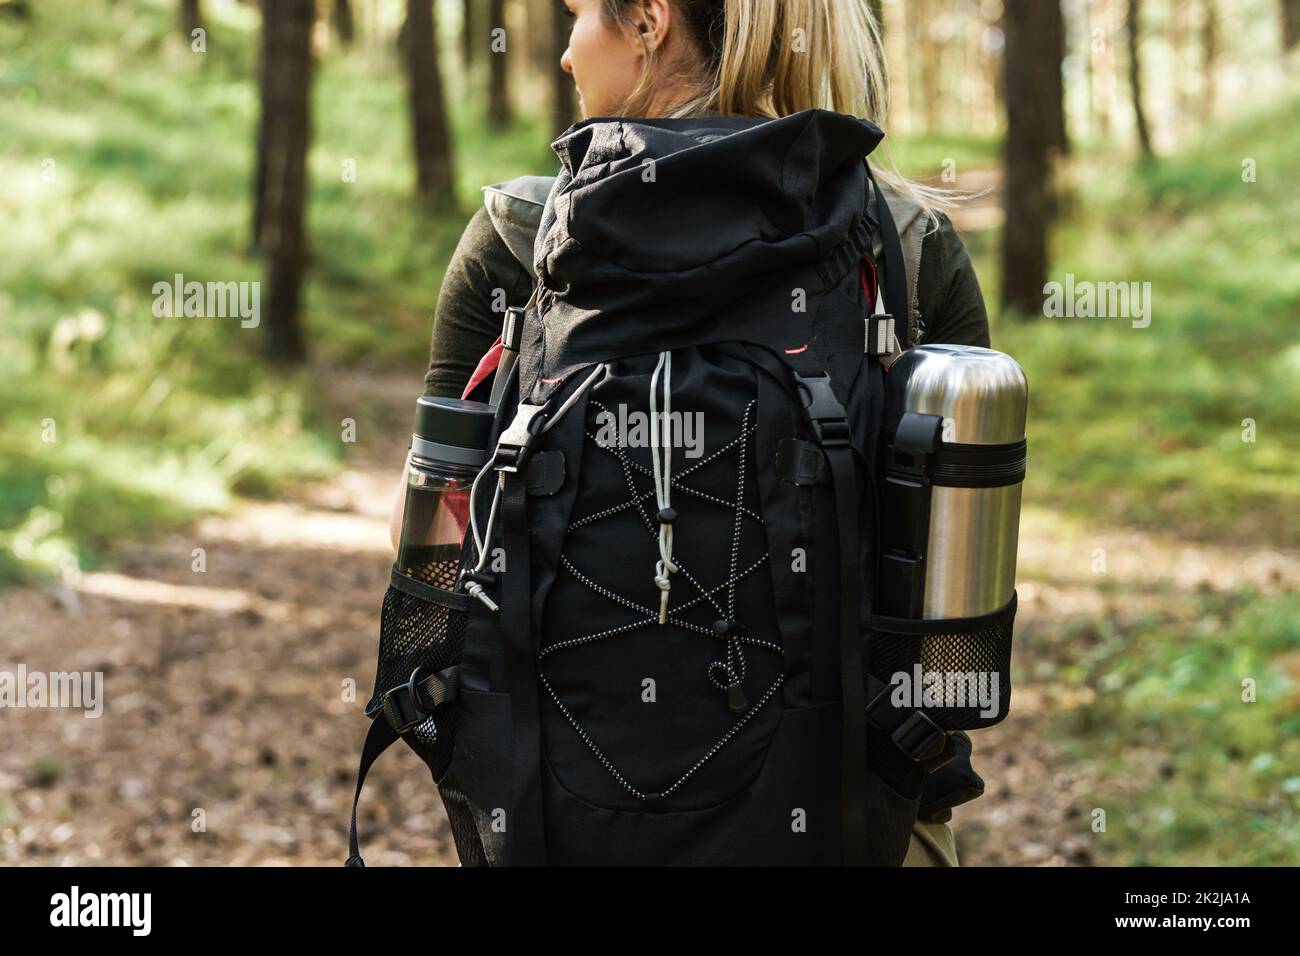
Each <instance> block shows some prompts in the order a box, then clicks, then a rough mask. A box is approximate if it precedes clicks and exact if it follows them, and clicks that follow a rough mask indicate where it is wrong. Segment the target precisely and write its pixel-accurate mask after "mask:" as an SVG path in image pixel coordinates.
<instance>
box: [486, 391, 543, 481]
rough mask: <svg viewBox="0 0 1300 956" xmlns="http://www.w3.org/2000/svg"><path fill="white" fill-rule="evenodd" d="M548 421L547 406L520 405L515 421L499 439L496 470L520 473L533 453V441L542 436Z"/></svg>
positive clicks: (494, 464) (495, 463) (494, 459)
mask: <svg viewBox="0 0 1300 956" xmlns="http://www.w3.org/2000/svg"><path fill="white" fill-rule="evenodd" d="M546 419H547V412H546V406H545V405H525V404H523V403H520V405H519V409H518V411H516V412H515V417H514V420H513V421H512V422H511V423H510V425H509V427H507V428H506V430H505V431H504V432H502V433H501V437H500V438H499V439H497V450H496V454H495V455H494V456H493V467H494V468H495V470H497V471H519V470H520V469H521V468H523V467H524V466H525V465H526V464H527V463H528V456H529V455H530V454H531V453H532V446H533V441H534V440H535V439H536V438H537V436H538V435H540V434H541V432H542V426H543V425H544V424H546Z"/></svg>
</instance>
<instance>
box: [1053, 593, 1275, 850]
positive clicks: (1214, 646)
mask: <svg viewBox="0 0 1300 956" xmlns="http://www.w3.org/2000/svg"><path fill="white" fill-rule="evenodd" d="M1198 603H1199V607H1198V613H1197V614H1196V617H1195V620H1194V621H1186V620H1178V619H1175V618H1173V617H1170V616H1165V615H1156V616H1155V617H1154V619H1147V620H1131V621H1121V622H1118V623H1117V622H1110V624H1111V627H1108V628H1105V630H1110V633H1108V634H1104V635H1103V634H1097V633H1095V631H1094V628H1095V622H1094V621H1093V620H1092V619H1091V618H1088V619H1081V620H1079V621H1077V622H1075V623H1077V624H1078V625H1079V626H1078V627H1071V626H1069V625H1068V624H1067V626H1066V627H1063V628H1061V629H1060V630H1059V631H1058V633H1057V634H1055V635H1051V636H1046V635H1044V637H1045V639H1046V641H1047V643H1048V645H1049V647H1048V648H1046V649H1044V650H1043V653H1044V654H1050V655H1053V656H1054V655H1056V654H1060V655H1061V656H1064V657H1067V658H1068V659H1069V660H1070V661H1071V664H1070V665H1069V666H1068V667H1066V668H1063V669H1062V671H1061V672H1060V675H1059V676H1060V677H1061V678H1062V679H1064V680H1065V681H1066V682H1067V683H1068V684H1070V685H1073V686H1074V687H1076V688H1086V689H1089V690H1090V691H1091V692H1092V694H1084V695H1078V694H1076V695H1073V696H1072V697H1070V698H1068V699H1072V700H1076V701H1082V702H1081V703H1079V704H1077V705H1075V706H1073V707H1068V706H1067V707H1064V708H1060V709H1058V713H1057V715H1056V717H1055V718H1054V720H1053V727H1052V730H1053V731H1054V734H1053V736H1054V737H1055V738H1056V739H1058V740H1061V741H1063V743H1064V746H1065V747H1066V749H1067V750H1068V752H1069V754H1070V757H1071V759H1072V761H1074V762H1075V763H1076V765H1078V764H1084V765H1088V766H1090V767H1091V768H1092V769H1091V771H1090V776H1092V777H1093V778H1095V779H1098V780H1103V781H1106V783H1105V785H1104V786H1099V787H1098V792H1096V793H1094V794H1090V795H1089V796H1088V799H1090V800H1091V801H1092V805H1093V806H1097V807H1101V808H1102V809H1104V810H1106V816H1107V828H1106V832H1105V833H1104V834H1098V839H1099V840H1100V841H1102V845H1103V846H1104V847H1105V851H1104V852H1105V854H1106V861H1107V862H1109V863H1112V864H1123V865H1130V864H1138V865H1153V866H1167V865H1173V864H1178V865H1184V866H1186V865H1191V866H1200V865H1225V866H1226V865H1237V866H1256V865H1273V866H1277V865H1288V864H1291V863H1294V862H1295V860H1296V859H1297V858H1298V857H1300V598H1297V597H1296V596H1294V595H1289V596H1283V597H1271V598H1270V597H1263V596H1261V595H1259V594H1256V593H1253V592H1248V591H1242V592H1236V593H1231V594H1226V595H1208V596H1205V597H1204V598H1202V599H1200V601H1199V602H1198ZM1251 697H1253V700H1251V699H1250V698H1251Z"/></svg>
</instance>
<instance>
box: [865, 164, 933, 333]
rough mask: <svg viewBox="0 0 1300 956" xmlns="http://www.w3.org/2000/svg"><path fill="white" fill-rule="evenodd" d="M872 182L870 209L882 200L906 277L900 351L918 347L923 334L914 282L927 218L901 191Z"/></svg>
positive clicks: (922, 210)
mask: <svg viewBox="0 0 1300 956" xmlns="http://www.w3.org/2000/svg"><path fill="white" fill-rule="evenodd" d="M874 182H875V190H874V192H873V195H872V203H873V207H874V204H875V203H876V202H877V201H878V197H879V198H883V199H884V200H885V203H886V205H887V206H888V207H889V212H890V213H891V214H892V215H893V219H894V225H895V226H896V227H897V229H898V237H899V241H900V243H901V245H902V250H903V271H904V272H905V273H906V275H907V303H908V310H907V341H906V342H904V343H903V347H904V348H911V347H912V346H913V345H917V344H918V343H919V341H920V339H921V336H922V333H923V332H924V327H923V326H922V324H921V315H920V311H919V307H918V301H917V291H916V290H917V285H916V279H917V276H918V275H919V274H920V271H921V244H922V242H923V241H924V239H925V235H926V233H927V232H928V231H929V223H930V217H929V216H927V215H926V213H925V210H924V209H923V208H922V207H921V205H920V203H918V202H917V201H916V200H915V199H912V198H911V197H910V196H908V195H907V194H905V193H903V192H902V191H901V190H899V189H897V188H895V187H894V186H891V185H890V184H888V183H882V182H880V181H879V180H878V179H877V180H874ZM874 211H875V213H876V218H877V219H879V218H880V216H879V208H878V207H875V208H874Z"/></svg>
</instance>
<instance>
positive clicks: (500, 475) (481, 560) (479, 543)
mask: <svg viewBox="0 0 1300 956" xmlns="http://www.w3.org/2000/svg"><path fill="white" fill-rule="evenodd" d="M607 371H608V368H607V366H604V365H602V366H600V367H599V368H596V369H593V370H592V373H591V374H590V375H588V376H587V377H586V379H585V380H584V381H583V383H582V384H581V385H579V386H578V387H577V388H576V389H574V390H573V394H572V395H570V396H569V397H568V398H567V399H565V400H564V403H563V404H562V405H561V406H560V407H559V408H558V409H556V411H555V414H554V415H552V416H551V417H550V418H549V419H547V420H546V421H545V422H543V423H542V433H545V432H547V431H550V429H551V428H552V427H553V426H554V425H555V424H556V423H557V422H558V421H559V420H560V419H561V418H563V417H564V416H565V415H566V414H567V413H568V411H569V409H571V408H572V407H573V406H574V404H575V403H576V402H577V401H578V398H579V397H580V396H581V395H582V393H583V392H585V391H586V390H587V389H588V388H589V387H590V386H591V385H592V384H594V383H595V381H596V379H597V378H600V377H603V376H604V375H605V373H606V372H607ZM495 464H496V456H495V455H494V456H493V457H492V458H489V459H488V461H487V463H486V464H484V465H483V467H482V468H481V469H479V473H478V474H477V475H475V476H474V483H473V484H472V485H470V488H469V527H470V531H471V533H472V534H473V535H474V547H475V549H476V550H477V551H478V563H477V564H475V565H474V568H473V569H472V570H471V571H470V573H471V574H477V573H479V572H480V571H482V570H483V568H484V567H486V565H487V561H488V554H487V545H486V544H485V542H486V541H490V540H492V529H493V528H494V527H495V526H496V522H497V509H498V507H499V506H500V504H501V492H502V490H503V489H504V488H505V486H506V475H505V472H497V486H496V490H495V491H493V493H492V507H491V508H489V509H488V521H487V528H486V529H485V531H484V532H483V535H482V536H481V537H480V535H479V532H478V510H477V509H476V508H475V507H474V502H475V501H477V500H478V485H479V482H480V481H481V480H482V479H483V476H484V475H486V474H487V473H488V472H489V471H491V470H492V468H493V466H494V465H495ZM673 570H676V568H674V569H673ZM464 577H465V575H464V574H463V573H462V575H461V578H462V580H463V579H464ZM465 593H466V594H468V595H469V596H470V597H473V598H477V599H478V600H480V601H482V602H483V604H484V605H486V606H487V608H488V610H490V611H495V610H497V609H498V608H497V605H496V603H495V602H494V601H493V600H492V599H491V598H490V597H488V595H487V592H485V591H484V590H483V585H481V584H479V582H477V581H469V582H468V583H466V584H465Z"/></svg>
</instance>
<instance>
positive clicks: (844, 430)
mask: <svg viewBox="0 0 1300 956" xmlns="http://www.w3.org/2000/svg"><path fill="white" fill-rule="evenodd" d="M794 378H795V382H796V384H797V385H798V387H799V391H800V395H801V397H802V398H803V399H806V401H805V402H804V414H805V415H807V416H808V423H809V424H810V425H811V426H812V430H813V434H815V435H816V436H817V441H818V443H819V444H821V446H822V447H823V448H827V447H830V448H834V447H836V446H842V445H848V444H849V443H850V439H851V434H850V432H849V418H848V413H847V412H845V411H844V406H843V405H841V404H840V400H839V399H838V398H836V397H835V392H834V390H833V389H832V388H831V377H830V376H829V375H828V374H826V373H825V372H823V373H822V374H821V375H818V376H810V377H805V376H803V375H800V374H799V373H798V372H796V373H795V376H794Z"/></svg>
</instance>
